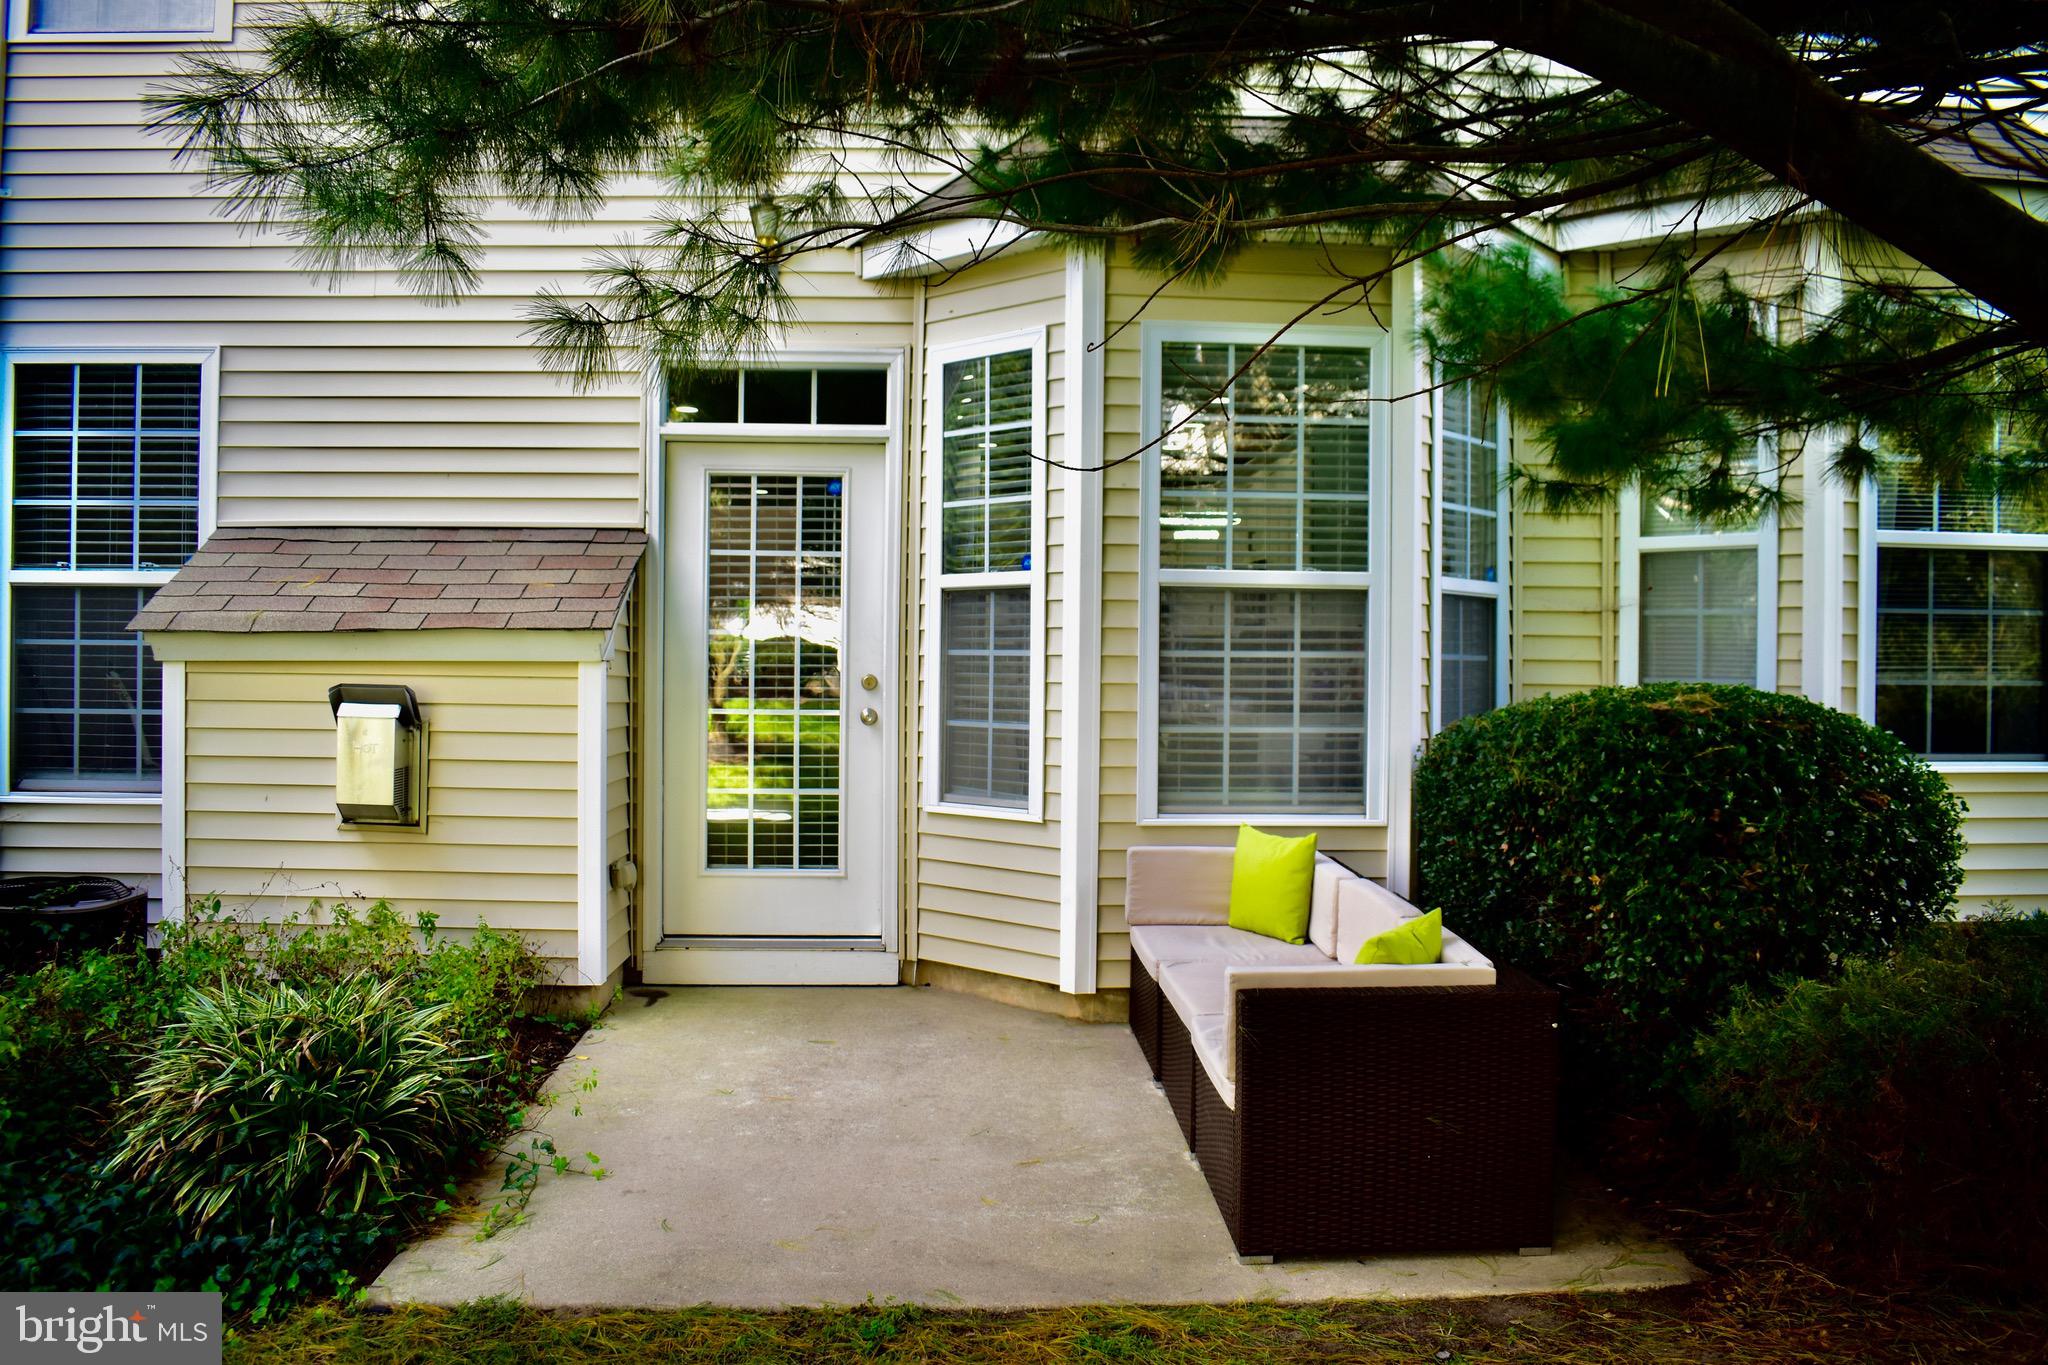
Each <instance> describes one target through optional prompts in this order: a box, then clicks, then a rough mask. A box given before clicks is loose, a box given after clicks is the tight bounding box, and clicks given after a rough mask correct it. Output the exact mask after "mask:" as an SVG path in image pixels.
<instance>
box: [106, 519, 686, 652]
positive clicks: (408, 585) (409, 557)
mask: <svg viewBox="0 0 2048 1365" xmlns="http://www.w3.org/2000/svg"><path fill="white" fill-rule="evenodd" d="M646 548H647V537H646V536H645V535H643V534H642V533H640V532H639V531H627V530H618V529H611V528H603V529H591V528H583V529H575V528H563V527H545V528H541V529H536V530H526V529H518V528H512V529H506V528H497V527H463V528H459V529H454V530H404V529H366V528H362V527H337V528H333V529H326V530H305V529H302V528H297V527H294V528H291V529H288V530H266V529H252V528H248V527H236V528H234V529H233V530H227V531H217V532H215V533H214V534H213V536H211V537H210V538H209V539H208V540H207V542H206V543H205V544H204V545H202V546H200V547H199V553H197V554H195V555H193V556H192V558H191V559H190V560H188V561H187V562H186V564H185V567H184V568H182V569H180V570H178V572H177V574H176V576H175V577H173V578H172V579H171V581H170V582H168V583H166V584H164V585H163V587H161V588H159V589H157V591H156V594H155V595H154V596H153V597H151V598H150V599H149V601H148V602H147V603H146V604H144V606H143V610H142V612H141V614H140V615H138V616H137V617H136V618H135V619H134V620H133V621H131V622H129V627H128V628H129V629H130V630H195V631H235V632H251V631H334V630H461V629H484V630H609V629H610V628H611V626H612V623H613V622H615V621H617V620H618V616H619V609H620V608H621V607H622V606H623V605H624V604H625V600H626V587H627V585H628V584H629V583H630V582H631V581H632V578H633V573H634V569H635V566H637V565H638V564H639V562H640V555H641V552H642V551H644V550H645V549H646Z"/></svg>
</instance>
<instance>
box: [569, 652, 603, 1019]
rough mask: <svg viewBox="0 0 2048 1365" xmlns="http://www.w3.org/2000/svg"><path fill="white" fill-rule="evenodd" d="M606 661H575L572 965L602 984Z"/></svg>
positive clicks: (588, 981) (588, 980) (585, 978)
mask: <svg viewBox="0 0 2048 1365" xmlns="http://www.w3.org/2000/svg"><path fill="white" fill-rule="evenodd" d="M610 674H611V665H610V663H609V662H608V661H606V660H604V659H587V660H585V661H584V662H582V663H580V664H578V665H577V666H576V971H577V974H578V975H579V976H580V977H581V978H582V980H581V982H580V984H582V985H585V986H601V985H603V984H604V982H605V979H606V978H607V977H608V976H609V975H610V974H611V972H610V968H609V966H608V965H607V963H606V953H607V949H608V947H609V944H608V943H607V941H606V940H607V937H608V936H607V935H606V933H605V911H606V909H607V903H608V901H609V900H610V896H609V894H608V892H609V887H608V886H607V884H606V878H605V856H604V855H605V844H606V840H605V786H606V783H605V776H606V774H605V729H606V726H605V721H606V719H607V712H608V711H609V709H610V708H609V704H608V703H609V701H610V698H609V696H608V695H607V688H606V680H607V678H608V677H609V676H610Z"/></svg>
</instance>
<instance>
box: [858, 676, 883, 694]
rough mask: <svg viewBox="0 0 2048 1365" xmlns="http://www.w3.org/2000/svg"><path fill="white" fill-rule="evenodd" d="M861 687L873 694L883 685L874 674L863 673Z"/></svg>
mask: <svg viewBox="0 0 2048 1365" xmlns="http://www.w3.org/2000/svg"><path fill="white" fill-rule="evenodd" d="M860 685H861V686H862V687H864V688H866V689H867V690H868V691H870V692H872V691H874V690H875V689H876V688H878V687H880V686H881V685H882V680H881V679H880V678H878V677H876V676H875V675H874V674H872V673H863V674H861V675H860Z"/></svg>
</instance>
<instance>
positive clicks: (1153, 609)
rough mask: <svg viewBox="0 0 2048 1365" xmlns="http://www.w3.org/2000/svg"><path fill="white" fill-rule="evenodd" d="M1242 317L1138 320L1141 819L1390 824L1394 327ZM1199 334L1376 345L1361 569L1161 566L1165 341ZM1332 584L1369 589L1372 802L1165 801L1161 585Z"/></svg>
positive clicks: (1244, 340)
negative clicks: (1266, 807) (1214, 807)
mask: <svg viewBox="0 0 2048 1365" xmlns="http://www.w3.org/2000/svg"><path fill="white" fill-rule="evenodd" d="M1283 325H1284V324H1283V323H1280V322H1275V323H1274V324H1273V325H1271V326H1266V325H1259V324H1245V323H1236V324H1232V323H1201V322H1143V323H1140V324H1139V328H1138V331H1139V350H1140V353H1141V361H1140V374H1139V394H1140V397H1139V406H1140V413H1139V439H1140V441H1141V442H1143V444H1144V451H1143V453H1142V454H1141V455H1140V457H1139V460H1138V464H1139V470H1140V479H1139V483H1140V488H1141V490H1142V491H1141V492H1140V495H1139V496H1140V503H1139V506H1140V509H1141V510H1140V516H1139V521H1140V543H1139V550H1138V583H1139V586H1138V601H1139V636H1138V823H1139V824H1140V825H1150V826H1157V827H1169V826H1171V827H1176V828H1210V829H1215V828H1235V827H1236V826H1238V825H1241V824H1260V823H1265V824H1276V825H1315V826H1318V827H1322V828H1350V827H1363V826H1384V825H1385V824H1386V823H1387V785H1388V783H1387V774H1388V765H1387V749H1388V747H1389V736H1390V730H1389V725H1388V716H1389V711H1388V699H1389V697H1390V695H1391V693H1392V690H1393V668H1392V660H1391V659H1390V658H1389V657H1388V654H1389V647H1388V610H1389V602H1388V596H1389V594H1388V591H1386V590H1385V589H1384V588H1383V587H1382V585H1384V584H1387V583H1388V582H1389V581H1390V580H1389V575H1388V572H1387V565H1388V564H1389V562H1390V559H1389V556H1390V553H1391V546H1389V544H1388V537H1389V527H1390V525H1391V516H1390V510H1391V509H1390V508H1389V506H1388V504H1389V503H1390V502H1391V500H1392V498H1393V487H1392V484H1391V482H1390V480H1389V467H1390V462H1389V459H1388V447H1389V445H1390V444H1391V441H1392V434H1391V431H1390V427H1391V422H1390V415H1389V413H1388V406H1389V405H1388V403H1387V402H1386V401H1385V396H1386V385H1387V382H1388V379H1389V377H1390V376H1391V374H1392V368H1391V362H1390V359H1389V346H1388V340H1387V335H1388V334H1387V333H1386V331H1384V330H1383V329H1380V328H1377V327H1375V328H1372V329H1369V330H1368V329H1366V328H1350V327H1330V326H1311V327H1289V328H1287V330H1286V332H1285V334H1283V335H1281V336H1279V337H1278V338H1277V339H1276V338H1275V336H1274V333H1275V332H1276V331H1277V330H1278V329H1279V328H1280V327H1281V326H1283ZM1177 341H1201V342H1215V343H1218V344H1236V345H1244V344H1250V345H1258V344H1260V343H1263V342H1266V341H1273V342H1274V344H1275V345H1279V346H1305V347H1311V348H1313V347H1317V346H1328V347H1341V348H1345V349H1350V350H1363V351H1366V352H1368V353H1369V354H1370V355H1371V362H1370V363H1371V365H1372V380H1371V392H1372V395H1373V401H1372V402H1371V404H1370V407H1371V413H1372V416H1371V423H1370V425H1369V427H1368V428H1367V439H1369V440H1370V441H1371V442H1372V452H1371V458H1370V460H1369V461H1368V464H1367V468H1368V471H1369V472H1368V475H1367V477H1368V479H1369V480H1370V484H1371V487H1370V494H1371V496H1370V500H1369V501H1368V503H1367V505H1366V534H1367V537H1368V539H1369V541H1370V542H1371V544H1370V550H1369V553H1368V555H1367V559H1366V564H1367V567H1366V570H1365V572H1363V573H1334V572H1320V571H1313V570H1293V571H1268V570H1255V569H1162V568H1160V567H1159V439H1160V411H1159V405H1160V399H1161V391H1162V383H1161V378H1162V377H1161V360H1160V356H1161V347H1162V346H1164V345H1165V344H1166V343H1168V342H1177ZM1175 587H1195V588H1259V589H1272V590H1281V591H1284V590H1287V589H1290V588H1329V589H1348V590H1350V591H1353V592H1356V591H1361V590H1362V591H1363V592H1364V593H1365V595H1366V598H1365V606H1366V635H1365V650H1366V675H1365V772H1364V774H1363V775H1362V776H1363V784H1364V795H1365V802H1364V806H1363V808H1362V809H1361V810H1359V811H1358V812H1357V813H1356V814H1350V813H1343V812H1333V811H1329V810H1299V809H1297V810H1270V811H1215V812H1207V811H1203V812H1187V813H1181V812H1174V813H1169V814H1162V813H1161V812H1160V809H1159V720H1160V716H1159V592H1160V589H1161V588H1175Z"/></svg>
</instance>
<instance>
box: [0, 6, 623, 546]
mask: <svg viewBox="0 0 2048 1365" xmlns="http://www.w3.org/2000/svg"><path fill="white" fill-rule="evenodd" d="M254 12H255V7H254V6H251V5H246V4H245V5H243V6H242V7H241V18H242V20H243V22H244V23H245V24H246V23H247V22H248V21H249V20H250V19H251V18H252V17H253V15H254ZM243 33H244V34H245V35H246V33H247V30H246V28H244V29H243ZM176 56H177V53H176V51H175V49H172V48H169V47H166V46H165V45H161V44H148V45H123V46H104V47H98V48H95V47H91V46H86V45H70V44H62V45H52V44H42V43H37V44H21V45H16V46H14V47H12V48H10V49H9V50H8V52H7V59H6V60H7V78H8V79H7V107H6V135H5V150H4V162H0V175H4V177H5V180H6V183H7V187H8V199H7V205H6V249H5V251H4V253H0V289H4V291H5V295H6V309H7V312H6V317H7V323H6V328H5V332H4V339H5V341H6V344H8V345H10V346H120V347H130V348H146V347H150V346H173V345H177V346H218V347H220V348H221V357H220V418H219V430H218V460H219V513H218V517H219V522H220V524H221V525H224V526H234V525H263V524H268V525H291V524H325V525H415V526H417V525H436V524H446V525H518V526H548V525H555V526H560V525H584V526H598V525H609V526H637V525H639V524H640V521H641V513H640V469H641V463H642V461H641V454H640V448H641V447H640V434H639V433H640V402H639V398H638V394H637V389H636V387H635V386H633V385H632V384H630V383H621V384H618V385H614V386H611V387H609V388H605V389H600V390H597V391H594V392H578V391H576V390H575V389H573V388H571V387H569V386H567V385H565V384H564V383H562V382H561V381H559V380H557V379H555V378H554V377H552V376H548V375H544V374H542V373H541V372H540V367H539V365H538V363H537V359H536V357H535V354H534V352H533V349H532V347H531V345H530V344H529V343H528V341H527V340H526V339H525V338H524V337H523V336H522V335H521V333H522V330H523V327H524V325H525V324H524V322H523V321H522V309H523V308H524V307H525V305H526V303H527V301H528V300H529V299H530V298H531V296H532V295H533V294H534V293H535V292H536V291H537V290H539V289H540V288H542V287H544V286H546V285H550V284H560V283H562V282H564V281H567V282H570V283H571V284H572V285H573V283H574V282H575V281H577V280H578V279H580V277H581V272H582V269H583V265H584V262H585V260H586V258H587V257H588V256H589V255H590V252H591V249H592V248H593V247H594V246H596V245H599V244H601V243H603V242H605V241H608V240H610V239H612V238H613V237H615V236H616V235H618V233H620V232H622V231H627V230H630V229H631V228H632V227H634V226H635V225H637V224H639V223H642V222H645V221H646V220H647V218H648V213H649V209H650V208H651V203H650V201H649V199H648V197H647V194H646V193H645V190H646V189H651V186H649V187H633V188H635V189H637V190H640V191H641V192H639V193H629V194H628V195H627V196H625V197H624V198H623V199H622V200H621V201H619V202H617V203H615V204H613V205H612V206H611V207H610V208H609V209H608V210H607V212H606V215H605V220H604V221H603V222H602V223H585V224H576V225H567V226H554V225H550V224H547V223H544V222H540V221H537V220H535V219H534V218H533V217H532V216H531V215H527V214H524V213H521V212H518V211H516V210H514V209H512V208H510V207H509V206H499V207H494V208H493V210H492V211H491V214H490V216H491V218H492V220H493V221H492V222H491V224H490V240H491V241H492V243H493V245H492V248H491V250H490V251H489V252H488V254H487V255H486V257H485V259H484V262H483V268H482V271H481V278H480V280H479V287H478V289H477V290H476V292H475V293H474V295H472V296H469V297H466V298H465V299H464V300H463V301H462V302H461V303H460V304H459V305H457V306H454V307H443V306H437V305H436V304H435V303H434V302H432V301H429V300H425V299H422V298H420V297H419V296H418V295H416V294H415V293H414V292H413V291H411V290H410V289H409V288H407V287H406V286H405V284H404V283H403V282H402V281H401V280H400V279H399V278H398V276H397V275H396V274H395V273H394V272H391V271H388V270H372V269H358V270H351V271H348V272H346V273H344V274H341V275H340V276H339V277H338V278H336V279H332V280H326V281H323V280H317V279H315V278H313V277H311V276H310V275H308V274H307V273H306V272H305V270H304V268H303V267H304V264H305V263H304V261H302V260H301V259H300V257H299V256H298V254H297V252H296V250H295V249H294V247H293V246H292V244H291V243H290V242H289V241H287V240H286V239H284V238H282V237H280V236H278V235H276V234H273V233H265V232H260V231H251V230H246V229H244V228H243V227H242V226H241V225H239V224H237V223H235V222H234V221H232V220H229V219H226V218H222V217H221V216H219V215H218V214H217V213H216V208H217V206H218V201H217V200H216V199H213V198H210V197H209V196H208V195H207V194H206V193H205V192H204V190H203V186H202V184H201V181H200V177H198V176H196V175H194V174H192V173H190V171H189V170H180V169H179V168H177V167H175V166H174V165H173V164H172V156H171V146H170V144H169V142H168V141H167V140H166V139H164V138H163V137H161V136H159V135H156V134H152V133H149V132H147V131H146V130H145V129H144V127H143V124H144V114H143V110H142V106H141V103H140V97H141V94H142V91H143V89H144V88H145V87H146V86H148V85H150V84H151V83H153V82H157V81H161V80H162V79H163V78H164V77H165V76H166V75H167V74H168V73H169V72H170V70H171V68H172V64H173V62H174V61H175V60H176Z"/></svg>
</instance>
